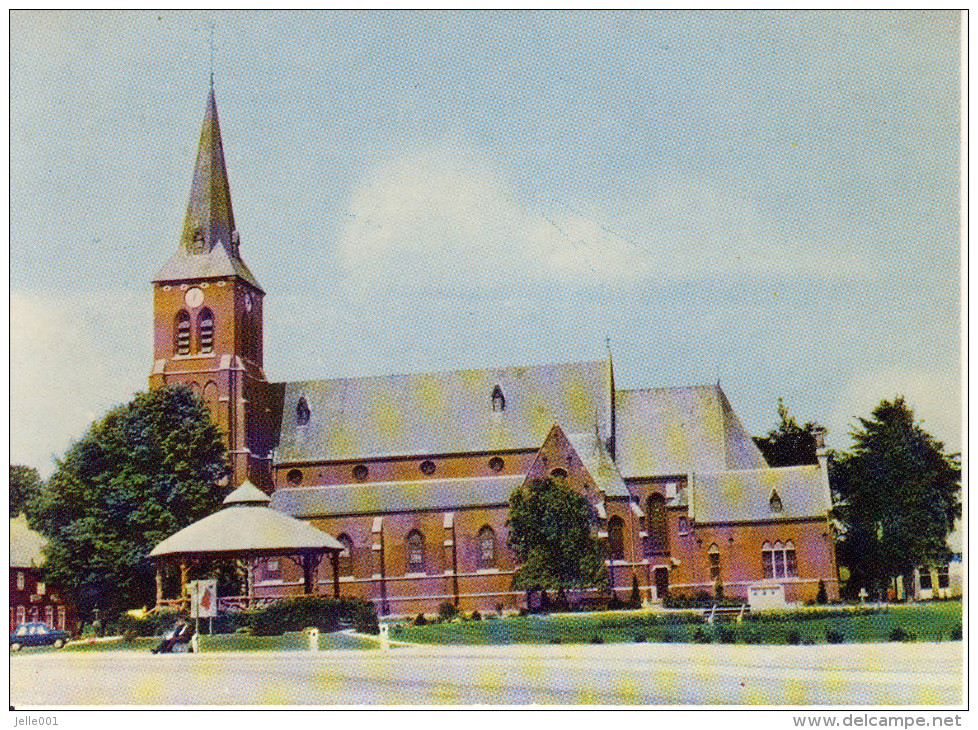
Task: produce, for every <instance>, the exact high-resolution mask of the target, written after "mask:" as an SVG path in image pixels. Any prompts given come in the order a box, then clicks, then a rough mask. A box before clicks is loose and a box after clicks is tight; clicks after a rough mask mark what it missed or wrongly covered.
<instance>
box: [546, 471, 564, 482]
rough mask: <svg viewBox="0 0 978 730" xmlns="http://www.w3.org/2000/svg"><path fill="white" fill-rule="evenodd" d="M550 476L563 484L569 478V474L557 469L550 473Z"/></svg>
mask: <svg viewBox="0 0 978 730" xmlns="http://www.w3.org/2000/svg"><path fill="white" fill-rule="evenodd" d="M550 476H551V478H553V479H556V480H557V481H558V482H562V481H564V480H565V479H566V478H567V472H566V471H565V470H564V469H560V468H557V469H554V470H553V471H551V472H550Z"/></svg>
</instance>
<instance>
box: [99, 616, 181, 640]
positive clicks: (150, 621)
mask: <svg viewBox="0 0 978 730" xmlns="http://www.w3.org/2000/svg"><path fill="white" fill-rule="evenodd" d="M179 619H180V614H178V613H177V612H176V611H171V610H169V609H163V610H161V611H158V612H156V613H151V614H149V615H148V616H146V617H145V618H136V617H135V616H130V615H129V614H128V613H123V614H122V615H120V616H119V619H118V620H117V621H116V622H115V623H116V630H117V631H118V632H119V633H121V634H122V635H123V637H125V636H126V635H127V634H129V635H131V636H132V637H133V638H135V637H137V636H161V635H162V634H165V633H166V632H167V631H169V630H170V629H172V628H173V625H174V624H175V623H176V622H177V621H178V620H179Z"/></svg>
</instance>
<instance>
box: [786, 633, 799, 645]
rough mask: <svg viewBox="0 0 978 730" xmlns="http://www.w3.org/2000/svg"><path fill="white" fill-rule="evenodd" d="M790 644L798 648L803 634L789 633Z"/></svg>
mask: <svg viewBox="0 0 978 730" xmlns="http://www.w3.org/2000/svg"><path fill="white" fill-rule="evenodd" d="M788 643H789V644H791V645H792V646H796V645H798V644H800V643H801V634H799V633H798V632H797V631H791V632H789V633H788Z"/></svg>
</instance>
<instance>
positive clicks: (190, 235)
mask: <svg viewBox="0 0 978 730" xmlns="http://www.w3.org/2000/svg"><path fill="white" fill-rule="evenodd" d="M237 236H238V233H237V230H236V228H235V226H234V212H233V210H232V208H231V191H230V186H229V185H228V173H227V166H226V165H225V162H224V144H223V142H222V141H221V126H220V123H219V121H218V118H217V101H216V100H215V98H214V89H213V87H212V88H211V90H210V93H209V94H208V96H207V107H206V109H205V111H204V122H203V124H202V125H201V130H200V142H199V144H198V146H197V163H196V165H195V166H194V177H193V182H192V183H191V186H190V199H189V201H188V202H187V215H186V217H185V218H184V223H183V232H182V233H181V234H180V244H179V246H178V247H177V252H176V253H175V254H174V255H173V256H172V257H171V258H170V260H169V261H167V262H166V264H165V265H164V266H163V268H162V269H161V270H160V272H159V273H158V274H157V275H156V277H155V279H154V281H156V282H164V281H183V280H187V279H207V278H216V277H225V276H238V277H240V278H242V279H244V280H245V281H247V282H248V283H249V284H251V285H252V286H254V287H256V288H257V289H261V287H260V286H259V285H258V282H257V280H256V279H255V277H254V276H253V275H252V273H251V271H249V270H248V267H247V266H246V265H245V263H244V261H242V260H241V257H240V256H239V253H238V239H237ZM198 239H199V240H198Z"/></svg>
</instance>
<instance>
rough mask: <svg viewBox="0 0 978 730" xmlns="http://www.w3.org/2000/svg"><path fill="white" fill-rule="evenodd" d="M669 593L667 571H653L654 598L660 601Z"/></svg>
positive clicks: (666, 569)
mask: <svg viewBox="0 0 978 730" xmlns="http://www.w3.org/2000/svg"><path fill="white" fill-rule="evenodd" d="M668 593H669V569H668V568H656V569H655V597H656V598H658V599H659V600H660V601H661V600H662V599H663V598H665V597H666V595H667V594H668Z"/></svg>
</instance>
